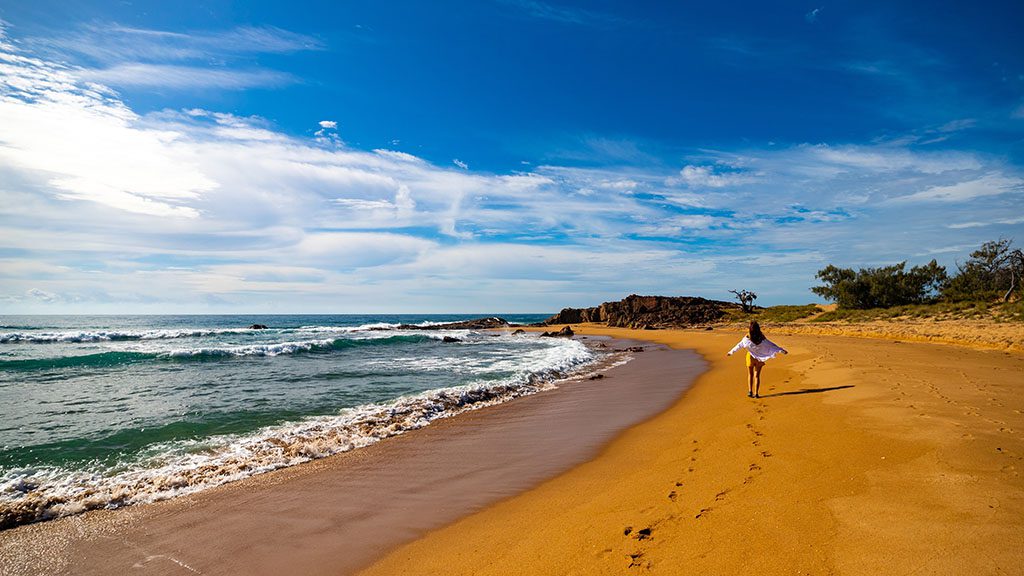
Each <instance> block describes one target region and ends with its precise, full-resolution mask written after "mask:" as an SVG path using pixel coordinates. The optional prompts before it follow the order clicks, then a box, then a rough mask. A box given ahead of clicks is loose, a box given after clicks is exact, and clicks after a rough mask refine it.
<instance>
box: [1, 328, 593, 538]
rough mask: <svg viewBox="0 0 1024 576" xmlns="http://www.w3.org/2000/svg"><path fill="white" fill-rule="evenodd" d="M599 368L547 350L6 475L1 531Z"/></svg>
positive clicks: (153, 494)
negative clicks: (402, 387)
mask: <svg viewBox="0 0 1024 576" xmlns="http://www.w3.org/2000/svg"><path fill="white" fill-rule="evenodd" d="M327 342H330V341H327ZM285 344H297V343H285ZM594 359H595V356H594V354H593V352H592V351H590V350H589V349H588V348H586V347H585V346H584V345H583V344H582V343H581V342H577V341H571V340H566V341H550V342H549V343H545V345H544V347H543V348H539V349H538V350H532V351H529V352H527V354H526V355H525V356H524V357H522V358H520V362H519V363H518V365H517V366H518V370H517V371H516V372H515V374H514V375H513V376H511V377H508V378H505V379H503V380H500V381H490V382H477V383H474V384H467V385H463V386H455V387H450V388H443V389H437V390H430V391H427V392H423V393H420V394H416V395H411V396H406V397H402V398H398V399H396V400H393V401H390V402H386V403H379V404H368V405H363V406H359V407H356V408H351V409H347V410H344V411H342V412H340V413H338V414H336V415H332V416H320V417H315V418H307V419H304V420H301V421H298V422H294V423H287V424H282V425H278V426H270V427H266V428H263V429H261V430H258V431H256V432H255V433H252V434H248V435H224V436H217V437H212V438H208V439H205V440H202V441H196V440H192V441H177V442H170V443H165V444H161V445H154V446H151V447H149V449H148V450H147V453H148V454H149V456H148V457H145V458H142V459H140V460H137V461H134V462H126V463H120V464H118V465H117V466H115V467H113V468H110V469H107V470H99V471H95V472H85V471H81V470H78V471H68V470H63V469H60V468H38V469H31V470H29V469H24V470H9V471H8V472H7V474H5V477H3V478H0V529H2V528H4V527H9V526H14V525H17V524H23V523H26V522H33V521H37V520H44V519H49V518H55V517H60V516H67V515H71V514H77V513H80V512H83V511H86V510H90V509H96V508H117V507H120V506H125V505H130V504H136V503H141V502H153V501H157V500H163V499H167V498H171V497H174V496H177V495H182V494H188V493H192V492H196V491H199V490H203V489H206V488H209V487H212V486H217V485H220V484H224V483H226V482H231V481H234V480H238V479H241V478H245V477H247V476H252V475H254V474H259V473H262V472H266V471H269V470H274V469H278V468H283V467H287V466H292V465H294V464H298V463H301V462H306V461H309V460H313V459H316V458H322V457H325V456H329V455H332V454H337V453H340V452H345V451H348V450H352V449H354V448H359V447H363V446H367V445H369V444H373V443H375V442H377V441H379V440H381V439H384V438H388V437H391V436H395V435H398V434H402V433H405V432H407V431H409V430H415V429H417V428H422V427H423V426H426V425H428V424H430V423H431V422H432V421H434V420H437V419H439V418H447V417H450V416H454V415H456V414H460V413H462V412H466V411H468V410H476V409H479V408H482V407H485V406H491V405H494V404H498V403H501V402H506V401H508V400H511V399H513V398H516V397H519V396H524V395H528V394H534V393H536V392H539V391H541V390H545V389H549V388H552V387H553V386H554V384H553V381H554V379H556V378H558V377H561V376H567V375H569V374H570V373H572V372H573V371H574V370H580V369H582V368H584V367H586V366H587V365H588V364H589V363H590V362H592V361H593V360H594Z"/></svg>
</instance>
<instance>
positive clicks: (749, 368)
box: [747, 366, 754, 395]
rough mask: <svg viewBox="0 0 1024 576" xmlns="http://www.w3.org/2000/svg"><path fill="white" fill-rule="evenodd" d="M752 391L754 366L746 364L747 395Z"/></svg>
mask: <svg viewBox="0 0 1024 576" xmlns="http://www.w3.org/2000/svg"><path fill="white" fill-rule="evenodd" d="M753 393H754V367H753V366H747V395H752V394H753Z"/></svg>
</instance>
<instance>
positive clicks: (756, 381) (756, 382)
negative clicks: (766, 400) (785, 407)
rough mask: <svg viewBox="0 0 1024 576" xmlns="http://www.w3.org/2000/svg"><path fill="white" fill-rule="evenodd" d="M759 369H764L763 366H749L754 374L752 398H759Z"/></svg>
mask: <svg viewBox="0 0 1024 576" xmlns="http://www.w3.org/2000/svg"><path fill="white" fill-rule="evenodd" d="M761 368H764V364H758V365H756V366H751V369H752V371H753V373H754V374H753V376H754V398H760V397H761Z"/></svg>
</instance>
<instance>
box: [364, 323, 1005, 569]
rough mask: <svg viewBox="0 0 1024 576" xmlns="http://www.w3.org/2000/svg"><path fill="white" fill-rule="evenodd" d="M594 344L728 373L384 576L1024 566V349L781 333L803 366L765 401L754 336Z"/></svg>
mask: <svg viewBox="0 0 1024 576" xmlns="http://www.w3.org/2000/svg"><path fill="white" fill-rule="evenodd" d="M578 331H579V332H582V333H585V334H609V335H614V336H617V337H628V338H640V339H646V340H652V341H656V342H663V343H666V344H669V345H671V346H674V347H683V348H693V349H695V350H697V351H698V352H699V353H701V354H702V355H703V356H705V358H706V359H707V360H708V361H709V363H710V368H709V371H708V372H707V373H706V374H704V375H703V376H702V377H701V378H700V379H699V380H698V382H697V383H696V384H695V385H694V386H693V387H692V388H691V389H690V391H689V392H687V393H686V394H685V396H684V397H683V398H682V399H681V400H680V401H679V402H677V403H676V404H675V405H674V406H673V407H672V408H671V409H669V410H668V411H666V412H665V413H663V414H661V415H660V416H657V417H655V418H653V419H651V420H649V421H647V422H645V423H643V424H641V425H638V426H636V427H634V428H632V429H630V430H628V431H627V432H626V433H624V434H623V435H622V436H620V437H619V438H618V439H617V440H615V441H614V442H613V443H611V444H610V445H609V446H608V447H607V448H606V449H605V450H604V451H603V452H602V453H601V455H599V456H598V457H597V458H596V459H594V460H593V461H591V462H589V463H587V464H584V465H581V466H579V467H576V468H574V469H572V470H570V471H569V472H567V473H565V474H563V475H561V476H559V477H557V478H555V479H553V480H550V481H548V482H546V483H544V484H542V485H541V486H539V487H538V488H536V489H533V490H531V491H528V492H526V493H523V494H521V495H519V496H516V497H513V498H510V499H508V500H505V501H503V502H501V503H499V504H497V505H494V506H491V507H489V508H487V509H485V510H483V511H481V512H479V513H477V514H474V515H472V516H469V517H467V518H464V519H462V520H460V521H458V522H456V523H454V524H452V525H449V526H448V527H446V528H443V529H440V530H436V531H434V532H431V533H429V534H428V535H427V536H426V537H424V538H421V539H419V540H417V541H415V542H413V543H411V544H409V545H406V546H404V547H401V548H399V549H397V550H395V551H393V552H391V553H390V554H389V555H387V556H385V557H384V558H382V559H381V560H380V561H379V562H378V563H377V564H375V565H373V566H371V567H370V568H369V569H368V570H366V571H365V574H387V575H393V574H409V575H416V574H424V575H425V574H501V575H505V574H629V573H633V572H637V573H639V572H653V573H662V574H702V575H703V574H758V575H763V574H872V575H875V574H972V575H975V574H978V575H980V574H1022V573H1024V478H1022V477H1021V471H1022V467H1024V462H1022V458H1024V442H1022V434H1024V415H1022V412H1024V356H1022V355H1021V354H1019V353H1017V352H1007V351H994V350H977V349H970V348H966V347H959V346H948V345H941V344H923V343H899V342H893V341H887V340H883V339H881V338H880V337H879V336H878V335H875V338H874V339H863V338H849V337H842V336H818V335H806V334H793V333H792V331H788V334H787V331H784V330H780V331H778V332H771V331H768V336H769V337H770V338H773V340H774V341H776V342H777V343H779V344H781V345H782V346H784V347H786V348H787V349H788V350H789V351H790V354H789V356H785V357H781V358H779V359H776V360H772V361H770V362H769V363H768V365H767V367H766V368H765V370H764V384H763V387H762V390H761V392H762V396H763V398H761V399H759V400H754V399H750V398H747V397H746V394H745V392H746V384H745V369H744V368H743V360H742V358H741V357H740V355H736V356H734V357H730V358H726V357H725V352H726V351H727V350H729V348H731V347H732V345H733V344H735V342H736V341H738V340H739V338H740V337H741V336H742V333H740V332H733V331H728V332H723V331H721V330H715V331H711V332H705V331H682V330H666V331H643V332H641V331H630V330H623V329H608V328H604V327H597V326H590V325H588V326H584V327H581V328H580V330H578ZM1018 332H1019V330H1018ZM1017 336H1018V340H1019V334H1017Z"/></svg>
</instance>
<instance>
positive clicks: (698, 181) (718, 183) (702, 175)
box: [668, 166, 757, 188]
mask: <svg viewBox="0 0 1024 576" xmlns="http://www.w3.org/2000/svg"><path fill="white" fill-rule="evenodd" d="M756 179H757V178H756V176H755V175H753V174H746V173H740V172H716V171H715V169H714V168H713V167H711V166H684V167H683V169H682V170H680V171H679V176H678V178H672V179H669V180H668V182H669V184H673V183H676V182H679V183H682V184H684V185H686V186H688V187H690V188H724V187H726V186H739V185H742V184H749V183H751V182H754V181H756Z"/></svg>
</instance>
